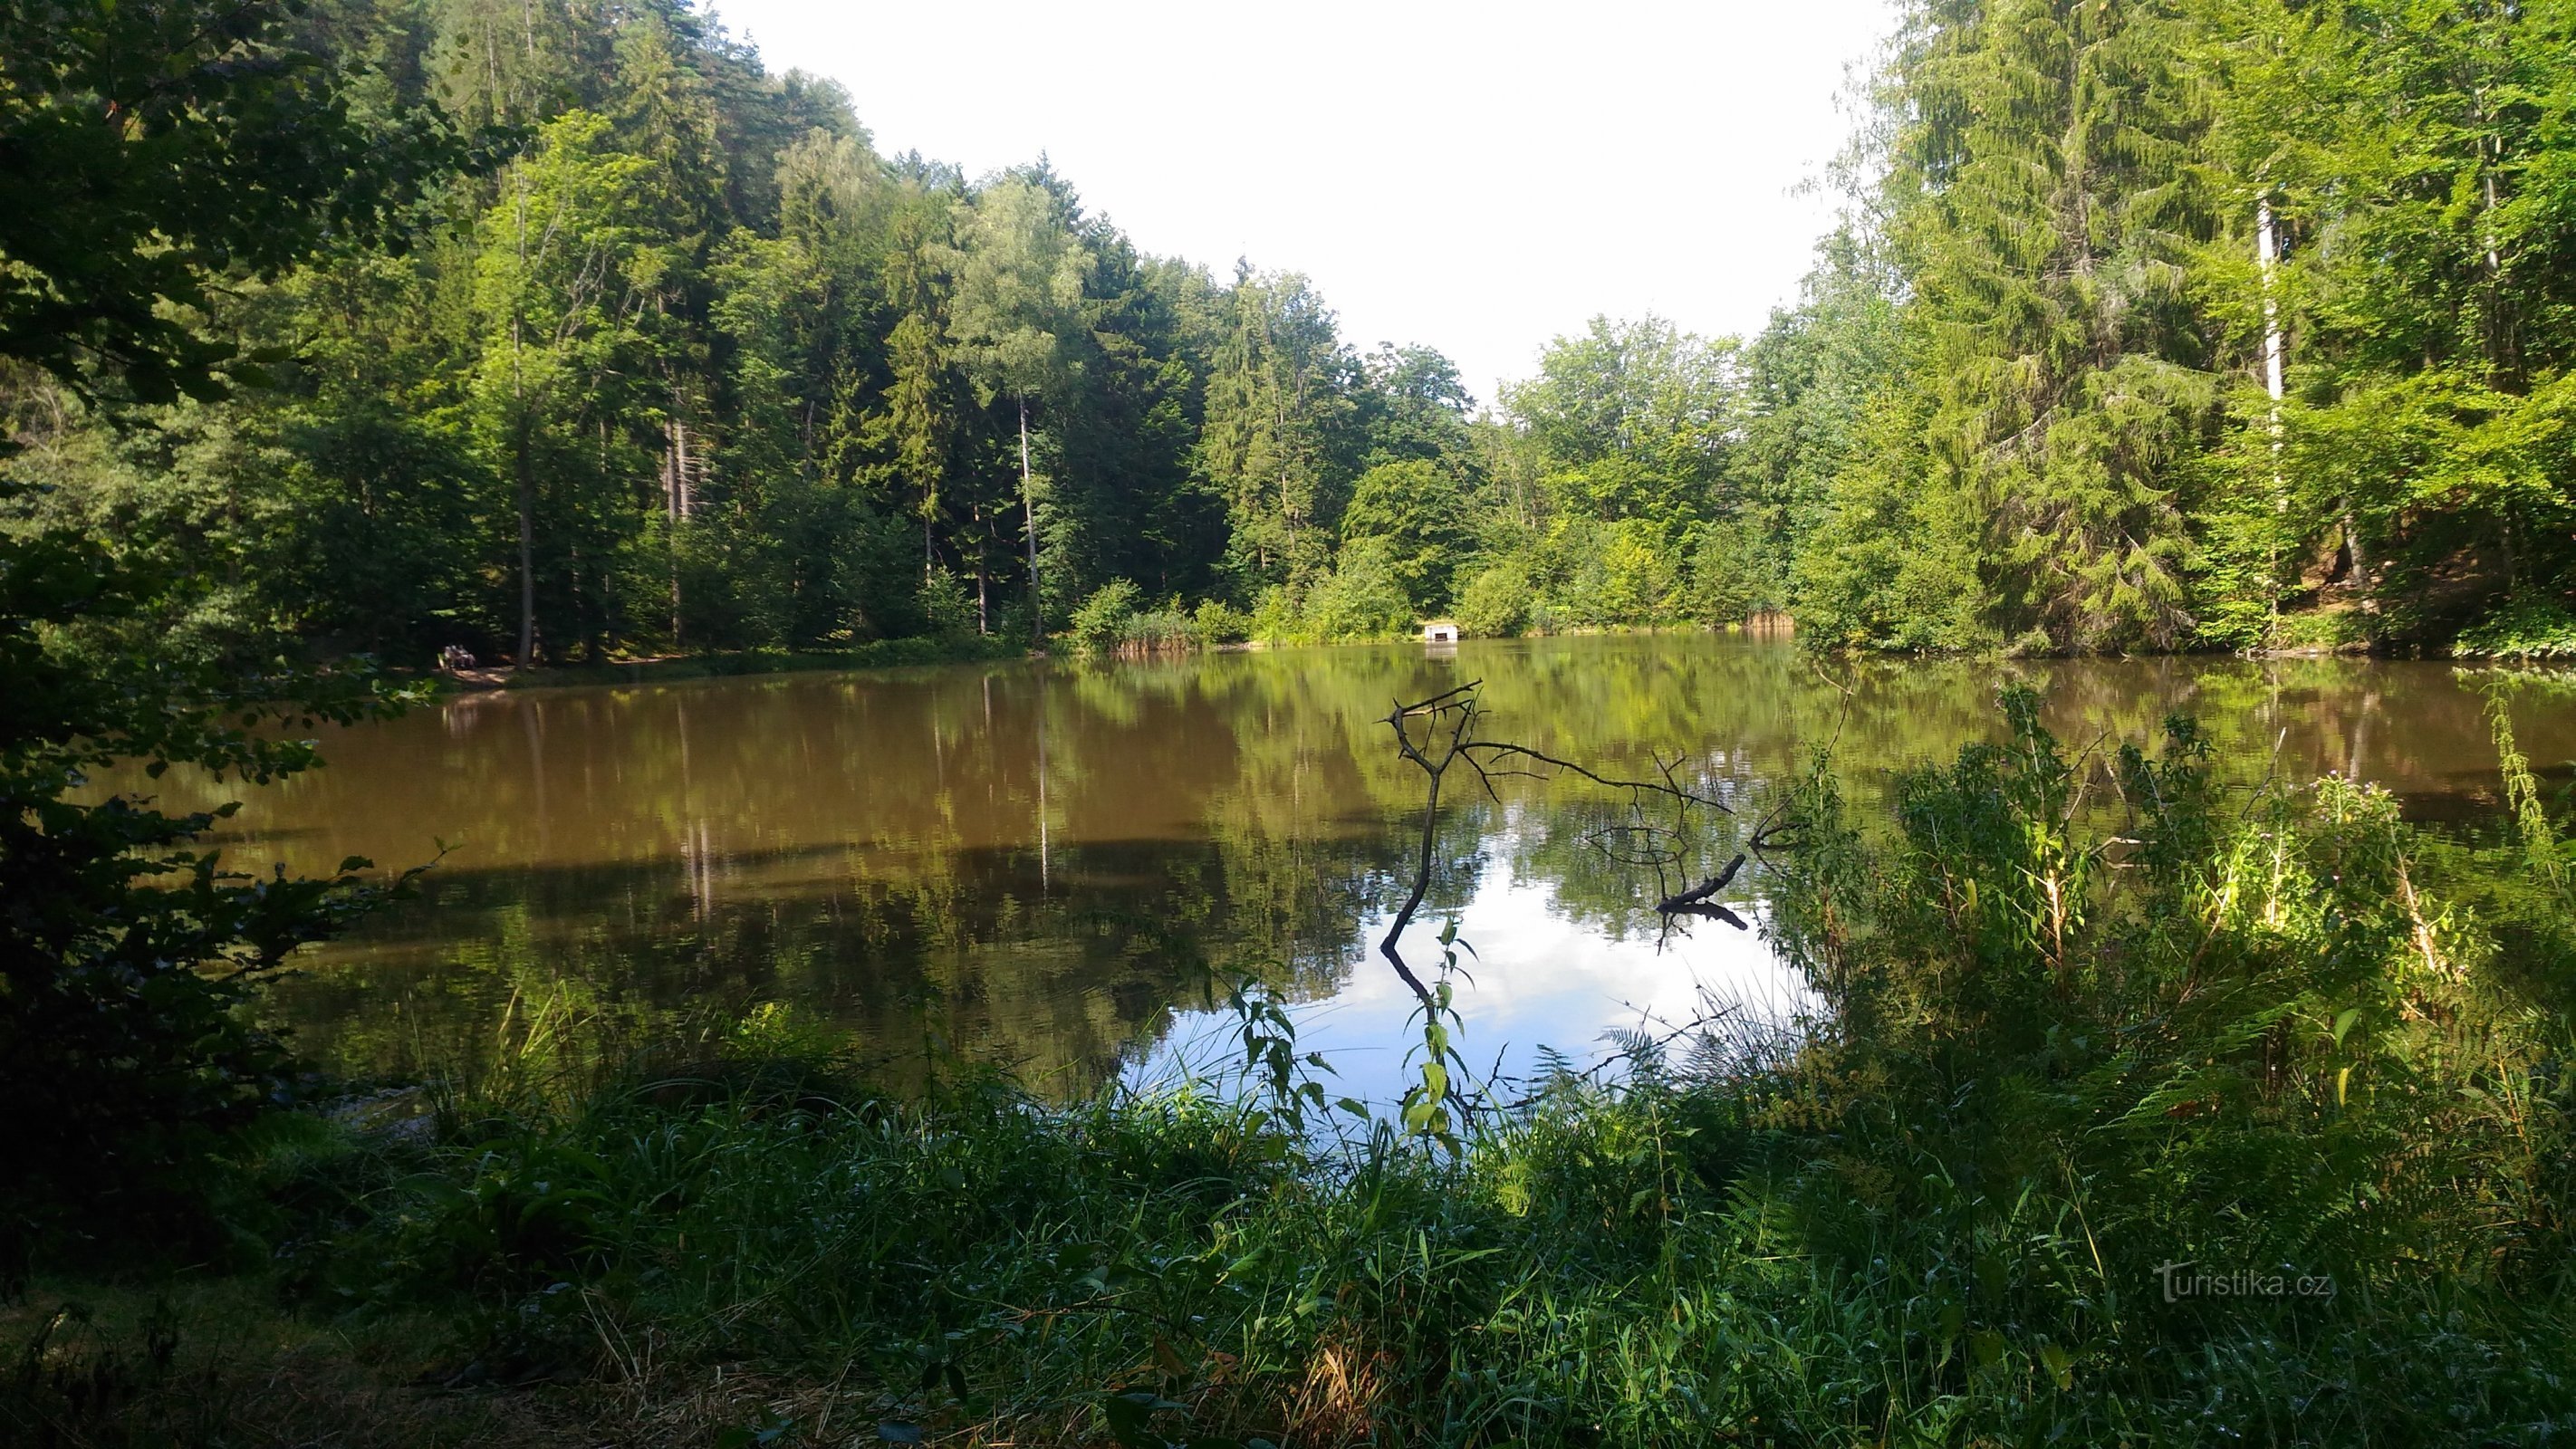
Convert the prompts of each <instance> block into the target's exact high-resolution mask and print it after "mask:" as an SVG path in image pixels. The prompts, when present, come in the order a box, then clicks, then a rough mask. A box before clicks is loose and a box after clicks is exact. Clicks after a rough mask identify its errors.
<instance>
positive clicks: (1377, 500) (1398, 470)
mask: <svg viewBox="0 0 2576 1449" xmlns="http://www.w3.org/2000/svg"><path fill="white" fill-rule="evenodd" d="M1342 537H1343V539H1344V541H1345V542H1344V547H1345V550H1346V551H1347V549H1348V546H1349V543H1350V542H1351V541H1354V540H1358V539H1383V540H1385V542H1386V545H1387V548H1388V550H1389V552H1390V553H1391V555H1392V557H1393V561H1394V568H1395V576H1396V582H1397V583H1398V584H1400V585H1401V586H1402V587H1403V589H1404V595H1405V597H1406V598H1407V599H1408V600H1410V601H1411V603H1412V606H1413V609H1414V612H1416V613H1417V614H1428V613H1432V612H1435V611H1437V610H1439V609H1440V608H1442V607H1444V606H1445V605H1447V603H1448V602H1449V597H1450V587H1449V571H1450V570H1451V569H1453V568H1455V567H1456V566H1457V560H1458V558H1459V556H1460V555H1461V554H1462V553H1463V552H1464V550H1465V545H1466V543H1467V540H1468V531H1467V499H1466V495H1465V490H1464V488H1462V487H1461V486H1460V480H1459V479H1458V477H1457V475H1455V474H1454V473H1451V472H1448V471H1446V470H1444V469H1442V468H1441V467H1440V465H1439V464H1437V463H1434V462H1432V461H1430V460H1428V459H1421V458H1411V459H1406V460H1404V461H1402V462H1395V463H1380V464H1378V465H1377V466H1376V467H1374V468H1371V469H1369V470H1368V471H1367V472H1365V473H1362V474H1361V475H1360V476H1359V481H1358V482H1356V483H1355V484H1353V485H1352V487H1351V502H1350V506H1349V507H1348V508H1346V509H1344V510H1343V512H1342Z"/></svg>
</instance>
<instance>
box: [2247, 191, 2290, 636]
mask: <svg viewBox="0 0 2576 1449" xmlns="http://www.w3.org/2000/svg"><path fill="white" fill-rule="evenodd" d="M2254 261H2255V265H2256V267H2257V268H2258V269H2259V270H2260V271H2261V272H2262V274H2263V388H2264V391H2266V392H2267V393H2269V394H2271V398H2272V417H2271V428H2272V513H2273V515H2274V517H2275V518H2286V517H2287V516H2288V514H2289V511H2290V494H2289V489H2288V487H2287V486H2286V485H2285V484H2284V483H2283V481H2282V477H2281V395H2282V390H2281V309H2280V302H2279V300H2278V298H2276V297H2275V296H2274V295H2273V273H2274V272H2275V271H2276V270H2277V269H2278V268H2279V266H2280V263H2281V239H2280V235H2279V233H2277V232H2276V231H2274V230H2273V226H2272V198H2271V196H2270V195H2269V194H2265V195H2261V196H2257V197H2256V198H2254ZM2280 574H2281V558H2280V545H2279V543H2278V541H2277V540H2276V541H2275V542H2274V544H2273V547H2272V558H2271V575H2272V577H2271V579H2270V581H2269V583H2268V585H2267V588H2268V589H2269V591H2270V593H2271V596H2272V613H2273V615H2274V616H2275V617H2278V616H2279V614H2280V612H2281V587H2280V582H2281V581H2280Z"/></svg>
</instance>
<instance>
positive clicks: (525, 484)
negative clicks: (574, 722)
mask: <svg viewBox="0 0 2576 1449" xmlns="http://www.w3.org/2000/svg"><path fill="white" fill-rule="evenodd" d="M510 431H511V441H510V451H511V459H510V468H511V472H512V473H513V474H514V475H515V478H516V481H517V483H518V491H519V655H518V662H519V667H520V668H521V669H531V668H534V667H535V666H536V662H537V517H536V515H537V479H536V474H535V471H534V469H533V468H531V467H530V465H529V462H528V411H527V406H526V404H525V403H524V402H523V403H521V404H520V407H519V417H518V421H517V424H516V425H515V426H514V427H512V428H511V430H510Z"/></svg>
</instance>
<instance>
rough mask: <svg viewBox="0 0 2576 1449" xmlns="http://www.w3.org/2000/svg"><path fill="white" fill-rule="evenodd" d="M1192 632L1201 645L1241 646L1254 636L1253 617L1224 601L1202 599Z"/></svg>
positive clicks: (1191, 625)
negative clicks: (1240, 644)
mask: <svg viewBox="0 0 2576 1449" xmlns="http://www.w3.org/2000/svg"><path fill="white" fill-rule="evenodd" d="M1190 632H1191V634H1193V635H1194V636H1196V638H1197V639H1198V641H1199V642H1200V643H1201V644H1239V643H1241V642H1242V641H1244V640H1245V639H1248V638H1250V637H1251V635H1252V616H1251V615H1249V614H1246V613H1245V612H1243V611H1242V610H1241V609H1238V608H1236V607H1234V606H1233V605H1231V604H1229V603H1227V602H1226V601H1224V600H1223V599H1201V600H1200V601H1199V606H1198V608H1197V610H1195V611H1194V612H1193V613H1192V614H1191V615H1190Z"/></svg>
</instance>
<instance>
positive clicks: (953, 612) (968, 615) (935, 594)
mask: <svg viewBox="0 0 2576 1449" xmlns="http://www.w3.org/2000/svg"><path fill="white" fill-rule="evenodd" d="M916 597H917V600H918V602H919V604H920V606H921V617H922V620H923V622H924V623H925V624H926V625H927V626H928V628H929V630H930V634H931V637H933V638H936V639H963V638H967V637H969V636H971V635H972V634H974V633H975V596H974V595H973V594H972V593H969V592H968V591H967V588H966V581H965V580H964V579H961V578H959V577H957V575H955V574H953V573H951V572H949V571H948V570H946V569H933V570H932V571H931V572H930V573H929V575H928V576H927V577H925V578H923V579H922V581H921V590H920V593H919V594H918V595H917V596H916Z"/></svg>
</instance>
